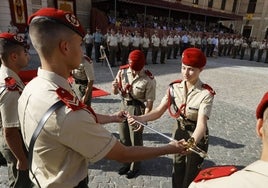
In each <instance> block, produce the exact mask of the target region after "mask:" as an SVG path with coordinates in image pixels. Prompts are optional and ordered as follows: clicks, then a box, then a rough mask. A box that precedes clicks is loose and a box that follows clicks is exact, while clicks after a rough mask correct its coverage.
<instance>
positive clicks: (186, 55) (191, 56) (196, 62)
mask: <svg viewBox="0 0 268 188" xmlns="http://www.w3.org/2000/svg"><path fill="white" fill-rule="evenodd" d="M181 62H182V63H183V64H184V65H188V66H191V67H196V68H202V67H204V66H205V65H206V63H207V58H206V56H205V55H204V53H203V52H202V51H201V50H200V49H198V48H187V49H186V50H184V51H183V53H182V58H181Z"/></svg>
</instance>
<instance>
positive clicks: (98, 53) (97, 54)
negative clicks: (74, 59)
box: [94, 42, 101, 62]
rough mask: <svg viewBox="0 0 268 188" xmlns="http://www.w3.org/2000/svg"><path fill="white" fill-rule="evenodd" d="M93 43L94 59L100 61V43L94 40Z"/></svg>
mask: <svg viewBox="0 0 268 188" xmlns="http://www.w3.org/2000/svg"><path fill="white" fill-rule="evenodd" d="M94 45H95V60H96V61H97V62H99V61H100V57H101V54H100V46H101V43H98V42H95V43H94Z"/></svg>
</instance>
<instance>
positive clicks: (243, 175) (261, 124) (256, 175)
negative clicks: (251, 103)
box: [189, 93, 268, 188]
mask: <svg viewBox="0 0 268 188" xmlns="http://www.w3.org/2000/svg"><path fill="white" fill-rule="evenodd" d="M256 117H257V123H256V132H257V135H258V136H259V137H260V139H261V140H262V154H261V158H260V160H257V161H255V162H253V163H251V164H250V165H248V166H247V167H245V168H244V169H242V170H240V171H237V172H235V171H234V170H232V169H230V171H226V173H223V171H222V170H220V169H217V168H215V169H214V170H210V171H208V173H206V169H205V170H202V171H201V172H200V173H199V175H198V176H197V178H195V181H194V182H193V183H191V185H190V186H189V188H215V187H217V188H230V187H235V188H245V187H248V188H251V187H256V188H266V187H267V185H268V93H266V94H265V95H264V96H263V98H262V99H261V101H260V103H259V105H258V107H257V109H256ZM232 173H233V174H232Z"/></svg>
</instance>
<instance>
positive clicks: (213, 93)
mask: <svg viewBox="0 0 268 188" xmlns="http://www.w3.org/2000/svg"><path fill="white" fill-rule="evenodd" d="M202 88H204V89H207V90H208V91H209V92H210V94H211V95H216V92H215V91H214V90H213V89H212V87H210V86H209V85H208V84H202Z"/></svg>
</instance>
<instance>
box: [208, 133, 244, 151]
mask: <svg viewBox="0 0 268 188" xmlns="http://www.w3.org/2000/svg"><path fill="white" fill-rule="evenodd" d="M209 145H213V146H216V145H220V146H223V147H225V148H243V147H245V145H244V144H237V143H234V142H231V141H229V140H226V139H223V138H220V137H216V136H211V135H210V136H209Z"/></svg>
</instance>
